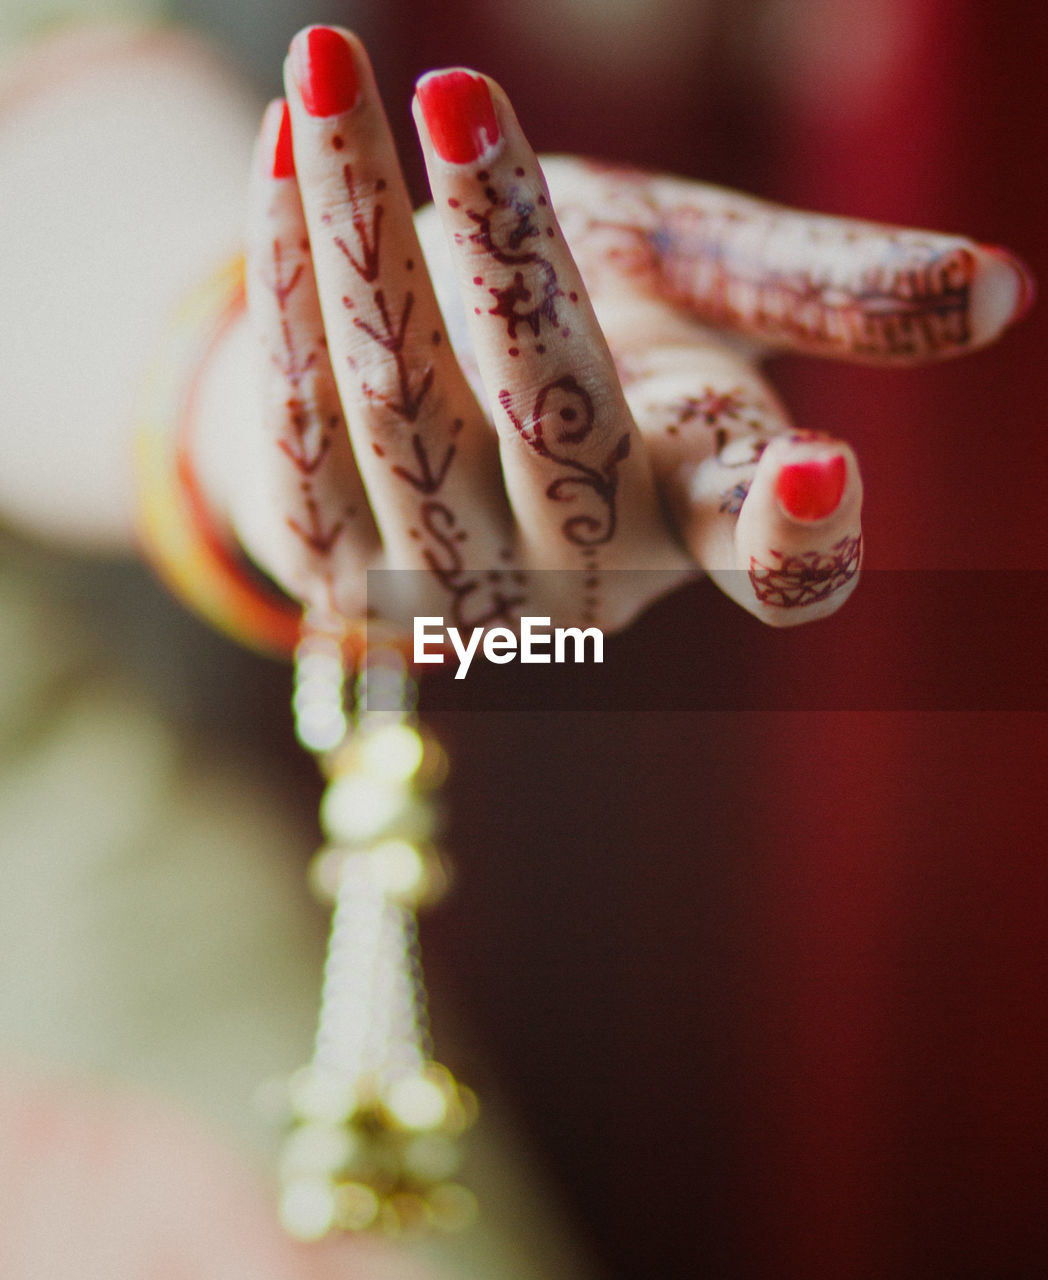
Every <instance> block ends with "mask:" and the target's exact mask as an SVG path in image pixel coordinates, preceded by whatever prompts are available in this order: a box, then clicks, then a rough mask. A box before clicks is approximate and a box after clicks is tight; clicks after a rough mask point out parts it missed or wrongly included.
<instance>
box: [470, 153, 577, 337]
mask: <svg viewBox="0 0 1048 1280" xmlns="http://www.w3.org/2000/svg"><path fill="white" fill-rule="evenodd" d="M477 177H478V179H479V178H480V175H479V174H478V175H477ZM485 195H486V196H487V197H488V200H489V201H490V203H489V204H488V206H487V208H486V209H484V210H477V209H467V210H466V216H467V217H468V218H469V219H470V220H471V221H472V222H473V223H475V224H476V227H477V229H476V231H474V232H473V233H472V234H471V235H470V237H469V239H470V240H471V241H473V243H474V244H477V245H479V246H480V247H481V248H482V249H483V250H484V251H485V252H486V253H487V254H488V255H489V256H490V257H491V258H492V259H493V260H494V261H495V262H497V263H500V264H501V265H502V266H509V267H523V266H528V267H530V268H531V269H532V271H533V272H535V273H537V275H538V280H537V281H536V282H535V283H534V284H532V285H529V284H528V283H526V282H525V278H524V272H523V271H514V273H513V279H512V280H511V281H510V282H509V283H507V284H506V285H504V286H502V287H501V288H498V287H491V288H489V289H488V292H489V293H490V294H491V295H492V297H493V298H494V299H495V305H494V306H493V307H491V308H490V309H489V311H488V315H491V316H497V317H500V318H501V319H503V320H505V322H506V334H507V336H508V337H509V338H510V339H511V340H514V339H516V337H517V330H518V328H519V327H520V326H522V325H524V326H526V327H527V328H528V329H530V330H531V333H532V336H533V337H535V338H537V337H538V336H539V331H540V329H541V327H542V323H543V321H545V322H546V323H547V324H548V325H549V326H550V327H552V328H554V329H555V328H557V327H558V326H559V325H560V317H559V315H558V314H557V299H558V298H563V297H564V291H563V290H562V289H561V288H560V285H559V283H558V279H557V271H556V268H555V267H554V265H553V263H552V262H550V261H549V259H548V258H547V257H545V256H544V255H543V254H541V253H539V252H538V251H537V250H536V249H529V248H526V247H525V242H526V241H528V240H534V239H536V238H541V235H542V232H541V228H539V227H538V226H536V225H535V222H534V221H533V215H534V213H535V209H536V205H537V204H538V205H546V203H547V201H546V198H545V196H539V197H538V200H537V202H533V201H531V200H527V199H525V198H524V197H523V196H521V195H520V193H519V192H518V191H517V190H516V188H513V189H512V190H511V191H510V194H509V196H508V197H507V198H506V199H499V197H498V194H497V192H496V190H495V188H494V187H487V188H486V190H485ZM501 209H512V210H513V212H514V214H515V215H516V221H515V222H513V223H510V224H509V225H508V226H507V227H506V228H504V229H503V230H502V234H501V238H500V237H499V236H498V235H497V234H496V232H495V230H494V228H493V223H492V219H493V216H494V215H495V213H496V212H497V211H498V210H501ZM546 232H547V235H553V234H554V231H553V227H552V226H549V227H547V228H546ZM478 280H479V278H478ZM573 301H574V299H573ZM528 303H531V304H533V305H530V306H528V305H527V304H528ZM521 304H524V305H521Z"/></svg>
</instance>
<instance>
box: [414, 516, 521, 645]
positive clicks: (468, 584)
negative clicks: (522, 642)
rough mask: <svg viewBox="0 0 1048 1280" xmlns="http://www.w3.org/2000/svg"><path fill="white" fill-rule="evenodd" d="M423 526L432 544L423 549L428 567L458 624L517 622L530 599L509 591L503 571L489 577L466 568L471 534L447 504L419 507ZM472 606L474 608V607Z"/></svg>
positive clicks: (456, 624) (483, 624) (423, 557)
mask: <svg viewBox="0 0 1048 1280" xmlns="http://www.w3.org/2000/svg"><path fill="white" fill-rule="evenodd" d="M419 520H420V523H421V525H422V528H423V529H424V530H425V532H426V534H428V535H429V538H430V539H431V545H430V546H428V547H426V548H425V550H424V551H423V552H422V559H423V561H424V562H425V564H426V567H427V568H428V569H429V571H430V572H431V573H432V574H433V576H434V577H435V578H436V580H437V581H438V582H439V583H440V585H441V586H442V587H443V588H444V589H445V590H446V591H447V592H448V594H449V595H450V596H451V617H452V618H453V620H454V625H455V626H457V627H460V628H462V627H465V628H469V629H472V628H473V627H486V626H490V625H491V624H492V623H494V622H502V623H504V624H507V625H514V624H515V623H516V622H518V621H519V616H518V614H517V612H516V610H518V609H519V608H520V606H521V605H523V604H524V601H525V599H526V596H525V594H524V593H523V592H522V591H517V592H516V593H512V592H511V593H510V594H508V595H507V594H505V593H504V592H503V591H502V588H501V582H502V577H501V574H489V575H488V577H487V580H486V581H485V580H484V578H483V577H482V576H481V575H480V574H478V573H472V572H470V571H468V570H467V569H466V568H465V565H464V562H463V559H462V551H461V544H462V543H463V542H465V541H466V539H467V534H466V533H465V531H464V530H463V529H461V528H460V526H459V523H458V520H457V518H456V516H455V513H454V512H453V511H452V510H451V508H450V507H448V506H447V505H446V504H445V503H443V502H439V501H434V500H429V501H427V502H424V503H423V504H422V506H421V507H420V509H419ZM471 606H472V607H471Z"/></svg>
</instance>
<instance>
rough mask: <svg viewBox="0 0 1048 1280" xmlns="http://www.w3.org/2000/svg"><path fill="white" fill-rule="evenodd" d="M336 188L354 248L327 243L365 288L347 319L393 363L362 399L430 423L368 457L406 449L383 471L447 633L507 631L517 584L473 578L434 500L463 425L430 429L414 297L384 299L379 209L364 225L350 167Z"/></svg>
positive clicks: (453, 521) (455, 530)
mask: <svg viewBox="0 0 1048 1280" xmlns="http://www.w3.org/2000/svg"><path fill="white" fill-rule="evenodd" d="M343 181H344V183H345V188H346V195H347V198H348V201H349V206H350V211H351V223H352V227H353V231H354V234H355V237H356V246H355V247H354V248H353V249H351V248H350V247H349V246H348V245H347V243H346V241H345V240H344V239H343V238H342V237H340V236H334V237H333V240H334V243H335V246H336V247H337V248H338V250H339V252H340V253H341V254H342V256H343V257H344V258H345V259H346V261H347V262H348V263H349V265H350V267H351V268H352V269H353V271H354V272H355V273H356V275H357V276H358V277H359V278H360V280H361V281H363V282H364V284H366V285H369V286H371V288H370V289H369V290H368V293H369V294H370V303H371V309H372V315H371V318H365V317H364V316H362V315H359V314H354V315H353V325H354V327H355V328H356V329H358V330H359V331H360V332H361V333H362V334H364V335H365V337H366V338H367V339H369V340H370V342H371V343H372V344H374V345H375V346H377V347H379V348H380V349H381V350H382V352H383V353H384V356H385V358H386V359H387V360H389V361H391V362H392V374H393V377H392V385H393V386H394V387H395V390H393V391H392V392H391V393H389V392H386V391H383V390H380V389H379V388H378V387H376V386H374V385H372V383H371V382H369V381H367V380H366V379H365V378H364V377H361V378H360V380H359V386H360V391H361V394H362V395H363V396H364V397H365V398H366V399H367V400H369V401H371V402H372V403H375V404H379V405H381V406H382V407H383V408H384V409H386V410H388V411H389V413H390V414H392V415H393V417H394V418H396V419H399V420H400V422H401V423H406V424H415V423H417V422H418V421H419V419H420V418H428V419H430V421H428V422H427V424H426V430H425V431H419V430H416V431H413V432H412V434H411V435H410V437H409V438H408V437H406V436H405V435H404V434H403V433H402V432H399V431H398V432H397V433H396V434H395V435H394V436H393V437H392V439H391V440H387V441H385V442H384V444H379V443H378V441H375V440H373V441H372V442H371V448H372V451H373V452H374V454H375V456H376V457H377V458H381V459H385V458H386V457H387V454H388V453H390V452H393V451H394V450H395V449H400V448H401V447H402V446H406V445H408V444H410V451H411V457H410V459H409V458H407V457H405V456H403V454H402V455H401V460H400V461H396V462H393V461H391V462H390V463H389V464H388V465H389V470H390V474H391V475H393V476H394V477H395V478H396V479H397V480H398V481H400V482H401V483H402V484H404V485H406V486H408V488H410V489H411V490H412V491H413V494H414V496H415V498H416V500H417V501H418V515H417V521H416V524H415V526H414V527H413V528H411V529H410V531H409V533H410V536H411V537H412V538H413V539H415V540H416V541H417V542H418V543H419V544H420V546H419V556H420V558H421V561H422V563H423V564H424V565H425V567H426V569H427V570H428V571H429V572H430V573H431V574H432V576H433V577H434V578H435V580H436V581H437V583H438V584H439V585H440V587H441V588H442V589H443V590H444V591H445V592H446V593H447V595H448V596H449V598H450V601H449V606H448V613H449V615H450V617H451V619H452V620H453V623H454V625H456V626H458V627H460V628H467V629H472V628H474V627H477V626H487V625H490V624H491V623H493V622H496V621H499V622H504V623H507V624H511V625H512V624H513V623H514V622H515V621H516V615H515V614H514V610H516V609H519V607H520V606H521V605H523V604H524V602H525V599H526V594H525V592H524V590H523V589H522V588H523V584H517V586H516V587H515V588H514V589H511V590H504V589H503V587H502V578H501V575H497V576H496V577H495V578H492V575H490V574H489V575H487V577H485V575H483V574H482V573H480V572H476V571H472V570H468V569H467V568H466V565H465V559H464V556H463V552H462V547H463V544H464V543H466V542H467V541H468V539H469V534H468V532H467V530H466V529H465V528H464V527H463V525H462V523H461V522H460V520H459V518H458V515H457V514H456V513H455V511H454V510H453V508H452V507H451V506H450V505H449V504H448V503H447V502H446V501H444V500H443V499H442V498H439V497H438V495H439V494H440V493H441V491H442V489H443V488H444V484H445V481H446V479H447V477H448V474H449V472H450V471H451V468H452V465H453V464H454V462H455V459H456V457H457V455H458V447H457V445H456V443H455V437H456V436H457V435H458V434H459V432H460V431H461V430H462V428H463V425H464V423H463V420H462V419H461V418H454V419H453V420H452V421H451V422H450V423H445V424H441V423H439V422H434V421H432V413H431V412H430V403H431V402H430V401H428V397H429V396H430V393H431V392H432V391H433V389H434V385H435V382H436V368H435V366H434V365H433V364H426V365H425V367H423V368H421V369H420V368H419V367H418V363H417V362H414V363H411V362H409V357H411V356H412V354H413V353H415V352H417V351H419V350H421V349H422V344H420V343H419V342H417V341H415V342H412V341H410V340H409V337H410V333H411V326H412V323H413V321H415V293H414V292H413V291H412V290H410V289H407V290H405V291H404V293H403V296H402V299H401V300H400V301H399V302H397V301H396V300H395V299H394V297H392V296H391V292H390V289H389V286H388V283H387V284H385V285H383V284H382V283H381V279H382V270H383V263H382V236H381V231H382V214H383V209H384V206H383V204H382V203H380V202H376V203H375V205H374V208H373V211H372V215H371V221H370V224H369V223H368V222H367V220H366V219H365V217H364V213H363V208H362V203H361V200H360V195H359V190H358V187H357V184H356V182H355V181H354V176H353V171H352V168H351V167H350V166H349V165H345V166H344V168H343ZM385 186H386V182H385V180H384V179H383V178H379V179H378V180H377V181H376V183H375V191H376V192H378V193H381V192H382V191H383V190H384V189H385ZM403 269H404V271H405V272H408V273H410V272H412V271H414V270H415V259H414V258H413V257H408V258H406V259H403ZM357 287H358V288H359V286H357ZM363 302H364V300H363V298H361V297H360V296H359V295H358V297H357V298H353V297H351V296H348V295H347V296H345V297H343V299H342V305H343V307H344V308H345V309H346V310H347V311H350V312H357V311H358V310H360V309H362V306H363ZM441 341H442V333H441V331H440V329H439V328H438V329H433V330H432V331H431V333H430V334H429V336H428V343H429V345H430V347H438V346H439V345H440V343H441ZM346 359H347V361H348V363H349V365H350V368H352V369H353V370H354V372H356V370H357V363H358V362H357V361H356V360H355V359H354V358H353V357H352V356H351V355H348V354H347V356H346ZM441 428H442V429H441ZM308 532H309V533H312V535H313V536H314V538H316V539H317V540H318V541H322V540H323V539H324V537H325V536H326V535H328V534H330V535H331V536H337V531H334V530H332V531H326V530H323V529H322V528H321V527H320V526H319V525H316V527H311V528H310V529H309V530H308Z"/></svg>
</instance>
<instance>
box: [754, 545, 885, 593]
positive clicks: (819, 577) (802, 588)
mask: <svg viewBox="0 0 1048 1280" xmlns="http://www.w3.org/2000/svg"><path fill="white" fill-rule="evenodd" d="M861 551H862V536H861V534H856V535H855V536H854V537H848V538H842V539H841V540H840V542H838V543H835V544H834V546H833V548H832V550H831V551H829V552H825V551H805V552H802V553H801V554H800V555H784V554H783V553H782V552H781V551H774V550H773V551H772V552H771V555H772V556H774V557H775V559H776V563H775V564H774V565H766V564H762V563H761V562H760V561H759V560H758V559H757V558H756V557H755V556H751V557H750V582H751V583H752V584H753V590H754V594H755V595H756V597H757V599H758V600H759V601H760V602H761V603H762V604H767V605H773V606H774V607H776V608H779V609H803V608H806V607H807V606H808V605H813V604H818V603H819V601H820V600H825V599H826V598H827V597H828V596H831V595H833V594H834V592H835V591H839V590H840V589H841V587H843V586H844V585H845V583H846V582H849V581H850V580H851V579H852V578H854V577H855V575H856V573H858V571H859V560H860V556H861Z"/></svg>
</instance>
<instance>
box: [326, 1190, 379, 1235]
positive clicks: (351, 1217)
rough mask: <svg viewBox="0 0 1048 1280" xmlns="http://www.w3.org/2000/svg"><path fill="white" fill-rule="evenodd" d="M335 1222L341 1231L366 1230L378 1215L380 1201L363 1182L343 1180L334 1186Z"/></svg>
mask: <svg viewBox="0 0 1048 1280" xmlns="http://www.w3.org/2000/svg"><path fill="white" fill-rule="evenodd" d="M334 1202H335V1215H334V1216H335V1222H336V1223H337V1224H338V1226H340V1227H341V1228H342V1230H343V1231H366V1230H367V1229H368V1227H370V1226H373V1225H374V1223H375V1220H376V1218H377V1217H378V1215H379V1210H380V1208H381V1201H380V1200H379V1198H378V1196H377V1195H376V1194H375V1192H374V1191H373V1190H372V1189H371V1187H368V1186H365V1184H364V1183H363V1182H343V1183H342V1184H341V1185H340V1186H338V1187H336V1188H335V1193H334Z"/></svg>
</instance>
